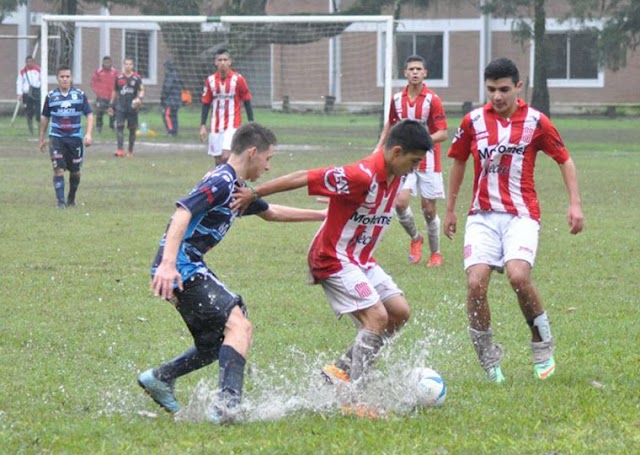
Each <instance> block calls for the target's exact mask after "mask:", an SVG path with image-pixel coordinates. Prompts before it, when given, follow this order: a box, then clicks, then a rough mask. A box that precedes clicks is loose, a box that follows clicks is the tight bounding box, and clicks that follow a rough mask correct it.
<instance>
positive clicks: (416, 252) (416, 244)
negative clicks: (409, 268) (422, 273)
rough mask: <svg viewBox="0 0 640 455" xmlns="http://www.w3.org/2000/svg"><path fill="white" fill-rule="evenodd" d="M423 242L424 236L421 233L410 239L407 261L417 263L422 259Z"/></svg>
mask: <svg viewBox="0 0 640 455" xmlns="http://www.w3.org/2000/svg"><path fill="white" fill-rule="evenodd" d="M423 243H424V238H423V237H422V234H420V237H418V239H417V240H412V241H411V246H410V247H409V263H410V264H417V263H418V262H420V260H421V259H422V244H423Z"/></svg>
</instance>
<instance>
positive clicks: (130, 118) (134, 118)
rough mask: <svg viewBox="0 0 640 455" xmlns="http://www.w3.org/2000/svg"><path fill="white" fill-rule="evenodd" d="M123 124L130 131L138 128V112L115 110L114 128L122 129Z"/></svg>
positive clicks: (133, 110)
mask: <svg viewBox="0 0 640 455" xmlns="http://www.w3.org/2000/svg"><path fill="white" fill-rule="evenodd" d="M125 122H126V123H127V128H129V129H130V130H135V129H136V128H138V111H136V110H135V109H133V108H131V109H127V110H126V111H124V110H120V109H116V128H124V124H125Z"/></svg>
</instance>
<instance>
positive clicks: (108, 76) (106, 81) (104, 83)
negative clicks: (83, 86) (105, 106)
mask: <svg viewBox="0 0 640 455" xmlns="http://www.w3.org/2000/svg"><path fill="white" fill-rule="evenodd" d="M117 75H118V71H117V70H116V69H115V68H113V67H112V68H110V69H108V70H105V69H104V68H102V67H100V68H98V69H97V70H96V71H95V72H94V73H93V76H91V82H90V84H91V88H92V89H93V91H94V92H95V94H96V96H97V97H98V98H106V99H111V93H112V92H113V84H114V83H115V80H116V76H117Z"/></svg>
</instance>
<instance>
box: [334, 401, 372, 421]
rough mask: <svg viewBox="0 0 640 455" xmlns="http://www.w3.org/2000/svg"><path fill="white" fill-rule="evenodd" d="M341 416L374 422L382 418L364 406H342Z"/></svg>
mask: <svg viewBox="0 0 640 455" xmlns="http://www.w3.org/2000/svg"><path fill="white" fill-rule="evenodd" d="M342 414H343V415H345V416H349V417H357V418H360V419H369V420H376V419H379V418H381V417H382V416H381V415H380V413H379V412H378V411H377V410H376V409H375V408H373V407H372V406H369V405H366V404H356V405H346V406H342Z"/></svg>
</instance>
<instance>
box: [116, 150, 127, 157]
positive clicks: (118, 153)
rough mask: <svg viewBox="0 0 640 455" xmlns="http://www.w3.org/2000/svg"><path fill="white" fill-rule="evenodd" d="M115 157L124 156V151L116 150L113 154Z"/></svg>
mask: <svg viewBox="0 0 640 455" xmlns="http://www.w3.org/2000/svg"><path fill="white" fill-rule="evenodd" d="M114 155H115V156H125V153H124V150H116V152H115V153H114Z"/></svg>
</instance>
